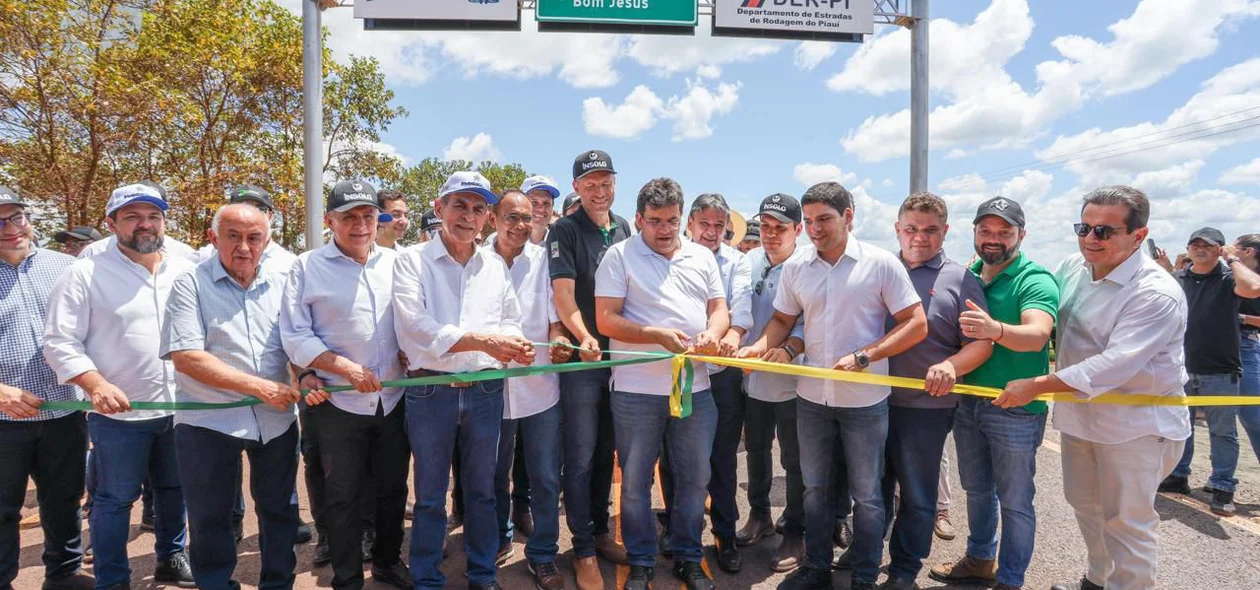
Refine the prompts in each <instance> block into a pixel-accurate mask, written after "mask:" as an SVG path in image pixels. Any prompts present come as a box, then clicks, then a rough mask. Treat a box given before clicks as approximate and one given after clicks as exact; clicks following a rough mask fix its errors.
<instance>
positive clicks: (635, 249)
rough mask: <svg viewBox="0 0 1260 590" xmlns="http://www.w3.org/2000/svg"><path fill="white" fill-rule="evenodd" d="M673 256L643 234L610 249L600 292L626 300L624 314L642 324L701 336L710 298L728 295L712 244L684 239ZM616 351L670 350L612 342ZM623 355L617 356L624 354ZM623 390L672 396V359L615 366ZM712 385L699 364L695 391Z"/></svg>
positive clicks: (598, 294) (615, 378)
mask: <svg viewBox="0 0 1260 590" xmlns="http://www.w3.org/2000/svg"><path fill="white" fill-rule="evenodd" d="M681 242H682V245H681V246H680V247H679V248H678V250H676V251H675V252H674V255H673V256H672V257H670V258H666V257H664V256H661V255H660V254H657V253H656V251H655V250H653V249H652V248H651V247H650V246H648V245H647V242H644V241H643V237H642V235H639V236H635V237H633V238H631V239H629V240H626V241H623V242H621V243H618V244H616V245H614V246H613V247H612V248H609V249H608V253H607V254H606V255H605V256H604V261H603V263H602V264H600V265H599V273H598V275H597V277H596V283H595V296H596V297H612V298H617V299H622V300H624V303H623V304H622V308H621V315H622V316H624V317H625V318H626V319H627V320H629V321H631V322H634V323H636V324H639V325H642V326H652V327H658V328H675V329H678V330H682V331H683V332H685V333H686V334H687V335H688V336H690V337H692V338H695V337H696V335H697V334H699V333H701V332H703V331H705V330H706V329H707V328H708V325H709V301H710V300H712V299H723V298H725V297H726V291H725V290H724V289H723V288H722V276H721V273H720V272H719V271H718V266H717V261H716V260H714V258H713V253H712V252H710V251H709V249H708V248H705V247H704V246H701V245H699V244H696V243H695V242H691V241H688V240H682V241H681ZM611 346H612V349H614V350H637V351H655V352H664V351H665V349H663V348H661V346H660V345H657V344H638V343H630V342H621V341H619V340H612V341H611ZM619 356H620V355H616V354H614V355H612V358H618V357H619ZM612 378H613V383H614V385H613V386H614V388H616V390H617V391H624V392H627V393H644V394H648V395H669V390H670V387H671V385H672V384H673V374H672V371H671V369H670V363H668V362H659V363H645V364H640V365H629V366H622V367H613V370H612ZM708 388H709V374H708V372H707V371H704V370H702V369H700V368H699V367H697V370H696V372H695V380H694V381H693V382H692V389H693V390H694V391H703V390H705V389H708Z"/></svg>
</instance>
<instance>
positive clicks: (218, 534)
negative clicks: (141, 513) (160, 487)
mask: <svg viewBox="0 0 1260 590" xmlns="http://www.w3.org/2000/svg"><path fill="white" fill-rule="evenodd" d="M297 445H298V427H297V424H294V425H292V426H290V427H289V430H288V431H286V432H285V433H284V434H282V435H280V436H278V437H276V438H274V439H272V440H270V441H267V443H266V444H263V443H262V442H260V441H255V440H245V439H242V438H237V437H235V436H232V435H229V434H223V433H221V432H217V431H214V430H210V429H208V428H201V427H198V426H189V425H185V424H181V425H178V426H176V427H175V450H176V453H177V454H178V456H179V477H180V481H181V482H183V484H184V503H185V505H186V506H187V510H188V531H189V536H190V537H191V539H190V541H189V543H188V557H189V560H190V561H191V563H192V571H193V579H194V580H195V581H196V582H197V587H198V588H200V589H201V590H236V589H239V588H240V584H239V583H238V582H237V581H236V580H234V579H232V573H233V572H234V571H235V570H236V539H235V534H234V532H233V530H232V512H233V507H234V505H235V504H236V498H237V494H236V488H237V486H236V482H235V481H234V480H233V479H231V478H225V477H223V474H224V473H225V472H228V471H231V470H233V469H237V468H238V467H237V466H238V465H239V464H240V463H241V453H244V454H245V456H246V457H248V458H249V467H250V469H249V490H250V493H251V495H252V496H253V498H254V509H255V511H256V512H257V514H258V545H259V550H260V552H261V554H262V555H261V557H262V566H261V568H260V571H259V578H258V588H259V589H260V590H270V589H289V588H292V587H293V579H294V575H293V570H294V568H295V567H296V566H297V556H296V554H295V553H294V552H293V541H294V539H295V538H296V537H297V528H298V507H297V503H296V502H294V501H293V489H294V487H295V486H296V485H297ZM238 473H239V471H238Z"/></svg>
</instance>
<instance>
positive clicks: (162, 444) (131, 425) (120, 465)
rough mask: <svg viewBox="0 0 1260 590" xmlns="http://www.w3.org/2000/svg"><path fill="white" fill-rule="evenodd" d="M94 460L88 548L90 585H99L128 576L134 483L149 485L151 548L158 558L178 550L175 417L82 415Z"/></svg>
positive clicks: (181, 532) (182, 529) (180, 513)
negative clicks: (92, 580)
mask: <svg viewBox="0 0 1260 590" xmlns="http://www.w3.org/2000/svg"><path fill="white" fill-rule="evenodd" d="M88 431H89V433H90V435H91V439H92V447H93V449H95V452H94V453H93V454H94V455H95V457H94V458H93V461H95V462H96V477H97V481H96V491H95V492H94V496H93V498H92V514H91V516H89V518H88V521H89V523H90V526H91V527H92V547H93V552H94V553H95V555H96V561H95V563H93V565H92V569H93V571H94V573H95V574H96V587H97V589H98V590H104V589H105V588H109V587H110V586H113V585H116V584H122V583H124V582H129V581H130V580H131V566H130V565H129V564H128V563H127V539H128V537H129V535H130V532H131V506H132V505H133V504H135V502H136V500H138V499H139V498H140V482H142V481H143V480H144V476H145V474H146V473H148V474H149V477H150V483H152V484H153V528H154V537H155V539H154V553H156V554H157V558H158V560H163V559H166V558H168V557H170V556H172V555H174V554H176V553H179V552H181V551H183V550H184V543H185V535H186V532H187V527H186V526H185V524H184V494H183V491H182V490H181V489H180V483H179V462H178V461H177V460H176V457H175V419H174V418H171V417H169V416H168V417H166V418H155V419H152V420H134V421H123V420H115V419H113V418H110V417H108V416H103V415H101V414H90V415H89V416H88Z"/></svg>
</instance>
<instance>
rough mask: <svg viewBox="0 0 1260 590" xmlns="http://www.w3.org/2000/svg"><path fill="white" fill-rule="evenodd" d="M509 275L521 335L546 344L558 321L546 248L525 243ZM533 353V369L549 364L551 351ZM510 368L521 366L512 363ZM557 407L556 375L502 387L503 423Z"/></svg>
mask: <svg viewBox="0 0 1260 590" xmlns="http://www.w3.org/2000/svg"><path fill="white" fill-rule="evenodd" d="M487 248H488V249H489V251H490V252H492V253H494V255H495V256H498V253H495V251H494V243H493V242H488V246H487ZM500 259H501V258H500ZM508 273H509V274H510V275H511V277H512V287H513V288H514V289H516V297H517V299H518V300H519V301H520V305H521V331H522V332H524V333H525V338H526V339H528V340H529V341H530V342H547V340H548V339H549V337H550V336H551V324H552V323H554V322H558V321H560V316H559V314H557V313H556V306H555V303H553V297H552V295H551V274H550V273H549V272H548V261H547V250H546V248H543V247H542V246H539V245H537V244H533V243H531V242H526V243H525V250H523V251H522V252H521V253H520V254H518V255H517V256H516V259H515V260H513V261H512V266H511V267H509V268H508ZM534 353H535V354H534V365H535V366H541V365H548V364H551V356H550V351H549V350H547V349H546V348H541V347H540V348H536V349H535V350H534ZM575 354H576V353H575ZM510 366H513V367H519V366H520V365H519V364H517V363H511V364H510ZM557 403H560V375H558V374H556V373H548V374H546V375H531V376H529V377H513V378H512V379H508V380H507V381H506V382H505V383H504V386H503V417H504V418H505V419H511V420H515V419H519V418H525V417H528V416H533V415H534V414H537V413H539V412H542V411H544V410H549V409H551V407H552V406H554V405H556V404H557Z"/></svg>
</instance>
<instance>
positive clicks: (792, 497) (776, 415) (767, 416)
mask: <svg viewBox="0 0 1260 590" xmlns="http://www.w3.org/2000/svg"><path fill="white" fill-rule="evenodd" d="M745 409H746V412H745V418H744V449H745V450H746V451H747V452H748V505H749V506H750V507H751V509H750V511H751V512H752V516H754V517H757V518H762V519H767V520H768V519H769V518H770V488H771V487H772V486H773V484H774V463H773V460H772V459H771V457H770V454H771V453H770V451H771V449H772V448H773V447H774V439H775V436H776V435H777V436H778V438H779V463H781V464H782V465H783V470H784V471H785V472H786V479H787V508H786V509H785V510H784V511H783V518H784V520H785V523H784V527H783V528H784V531H783V532H784V533H785V534H788V535H796V536H798V537H799V536H803V535H804V534H805V504H804V502H805V500H804V495H805V484H804V483H802V481H801V449H800V446H799V443H798V442H797V439H796V399H795V398H793V399H790V400H787V401H783V402H764V401H761V400H756V399H752V398H748V400H747V402H746V405H745ZM846 487H847V486H846Z"/></svg>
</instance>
